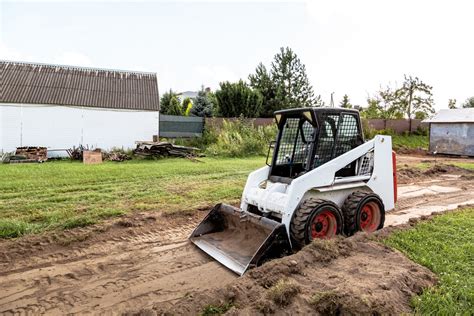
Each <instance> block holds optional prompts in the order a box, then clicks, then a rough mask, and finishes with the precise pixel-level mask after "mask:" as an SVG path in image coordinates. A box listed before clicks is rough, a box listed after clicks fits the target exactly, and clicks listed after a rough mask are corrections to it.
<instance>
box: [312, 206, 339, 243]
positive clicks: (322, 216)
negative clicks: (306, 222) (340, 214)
mask: <svg viewBox="0 0 474 316" xmlns="http://www.w3.org/2000/svg"><path fill="white" fill-rule="evenodd" d="M336 232H337V220H336V216H334V214H333V213H332V212H331V211H328V210H324V211H322V212H321V213H319V214H318V215H316V216H315V217H314V218H313V222H312V223H311V238H313V239H315V238H331V237H334V236H335V235H336Z"/></svg>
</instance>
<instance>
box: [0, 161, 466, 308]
mask: <svg viewBox="0 0 474 316" xmlns="http://www.w3.org/2000/svg"><path fill="white" fill-rule="evenodd" d="M429 159H431V158H427V157H422V156H420V157H404V156H401V157H399V158H398V164H399V166H400V165H401V166H403V165H405V164H406V165H407V167H406V168H405V169H411V168H410V166H412V165H413V164H417V163H420V162H423V161H425V160H429ZM465 160H466V161H463V160H458V159H456V160H455V161H462V162H473V160H472V159H465ZM443 163H449V161H447V162H446V161H445V160H443ZM441 169H442V168H441ZM441 169H440V170H438V171H436V170H428V171H426V172H421V173H417V172H416V173H415V174H413V175H410V174H409V173H410V172H409V171H402V173H406V174H405V175H403V176H402V177H401V179H400V180H401V183H402V184H401V185H400V186H399V202H398V204H397V208H396V210H394V211H392V212H390V213H389V214H387V216H386V226H390V225H400V224H404V223H407V222H408V221H409V220H410V218H416V217H420V216H423V215H427V214H431V212H438V211H443V210H445V209H453V208H456V207H458V206H459V205H464V204H474V181H473V177H472V173H470V172H466V171H462V170H459V169H458V168H454V167H444V169H442V170H441ZM445 169H446V170H445ZM448 169H449V170H448ZM205 214H206V212H204V211H196V212H194V213H192V212H190V213H187V214H183V215H182V216H178V217H176V216H174V217H165V216H162V215H160V214H157V213H140V214H134V215H130V216H126V217H122V218H119V219H115V220H110V221H108V222H107V223H105V224H102V225H96V226H91V227H87V228H80V229H73V230H69V231H64V232H55V233H45V234H42V235H36V236H26V237H23V238H19V239H15V240H3V241H0V314H2V315H3V314H5V315H9V314H11V315H17V314H40V313H46V314H48V315H55V314H66V313H80V314H99V313H100V314H118V313H123V312H127V311H130V312H139V311H146V313H148V314H154V313H162V312H173V313H176V314H179V313H182V314H195V313H197V312H199V311H200V310H201V309H202V307H203V304H205V303H206V302H211V301H212V302H215V303H216V304H218V303H219V302H226V301H229V300H231V301H234V302H236V306H235V307H233V308H232V309H231V310H230V311H229V312H230V313H239V314H254V313H255V312H257V311H260V312H276V313H277V314H279V313H283V312H282V310H283V309H281V307H282V306H287V307H291V310H292V311H293V312H294V313H305V314H306V313H310V312H312V313H322V314H327V313H332V312H334V313H336V312H343V313H364V312H367V313H369V312H370V313H372V312H377V313H382V314H384V313H394V312H397V313H398V312H400V313H403V312H409V311H410V307H409V305H408V303H409V298H410V297H411V296H412V295H414V294H416V293H419V292H420V291H421V289H422V288H424V287H426V286H430V285H432V284H434V282H435V278H434V276H433V275H432V274H431V273H430V272H429V271H428V270H426V269H424V268H422V267H420V266H418V265H416V264H414V263H412V262H411V261H409V260H408V259H406V258H405V257H404V256H403V255H401V254H400V253H398V252H396V251H393V250H390V249H388V248H386V247H384V246H382V245H380V244H379V243H376V242H373V241H367V240H365V239H364V238H366V237H365V236H362V237H360V236H355V237H352V238H348V239H344V240H335V241H330V242H321V243H315V244H314V245H312V246H310V247H306V248H305V250H304V251H301V252H299V253H297V254H295V255H293V256H290V257H286V258H283V259H279V260H274V261H272V262H270V263H268V264H265V265H264V266H262V267H259V268H257V269H254V270H252V271H250V272H249V273H247V274H246V276H244V277H242V278H237V277H236V275H235V274H233V273H232V272H229V271H228V270H227V269H226V268H224V267H222V266H221V265H220V264H218V263H217V262H215V261H213V260H212V259H210V258H209V257H208V256H207V255H205V254H204V253H202V252H201V251H200V250H198V249H197V248H196V247H195V246H193V245H192V244H190V243H189V242H188V241H187V237H188V236H189V234H190V233H191V231H192V229H193V228H194V227H195V226H196V225H197V224H198V223H199V221H200V220H201V219H202V217H203V216H204V215H205ZM388 230H390V228H388ZM384 231H387V229H384ZM278 280H284V281H281V282H283V283H282V284H277V283H278V282H277V281H278ZM285 280H286V281H285ZM285 282H286V283H285ZM277 285H278V286H279V287H281V288H283V292H282V293H283V294H282V295H280V296H281V297H282V299H279V298H278V297H280V296H278V295H279V294H281V293H280V292H278V291H279V287H278V286H277ZM275 287H277V288H276V290H275ZM272 289H273V290H272ZM285 289H290V291H289V292H288V293H287V292H285ZM272 291H273V292H275V293H276V294H275V293H273V292H272ZM270 292H271V293H273V294H271V293H270ZM265 293H266V294H265ZM268 293H270V294H268ZM272 295H273V296H272ZM275 295H276V296H275ZM275 297H277V299H275ZM270 298H271V299H270ZM341 302H345V303H341ZM239 303H240V304H241V305H240V307H239V306H237V305H238V304H239ZM242 306H246V307H244V308H243V307H242ZM354 311H355V312H354Z"/></svg>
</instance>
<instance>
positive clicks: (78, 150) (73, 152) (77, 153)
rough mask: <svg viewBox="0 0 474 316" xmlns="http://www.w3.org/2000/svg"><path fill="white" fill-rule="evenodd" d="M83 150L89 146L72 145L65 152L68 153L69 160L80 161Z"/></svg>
mask: <svg viewBox="0 0 474 316" xmlns="http://www.w3.org/2000/svg"><path fill="white" fill-rule="evenodd" d="M84 150H89V147H84V146H82V145H79V147H76V146H74V147H72V148H71V149H68V150H67V154H68V155H69V158H71V160H80V161H82V157H83V152H84Z"/></svg>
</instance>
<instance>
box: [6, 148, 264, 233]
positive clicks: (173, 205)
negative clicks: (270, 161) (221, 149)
mask: <svg viewBox="0 0 474 316" xmlns="http://www.w3.org/2000/svg"><path fill="white" fill-rule="evenodd" d="M201 160H202V161H203V162H202V163H200V162H192V161H190V160H188V159H178V158H176V159H163V160H155V161H150V160H133V161H128V162H123V163H113V162H106V163H103V164H100V165H83V164H82V163H80V162H69V161H62V162H47V163H44V164H11V165H0V178H1V179H2V181H1V182H0V192H1V195H0V238H8V237H17V236H20V235H23V234H28V233H37V232H42V231H45V230H51V229H57V228H59V229H64V228H72V227H78V226H86V225H90V224H93V223H97V222H99V221H100V220H102V219H104V218H108V217H111V216H117V215H120V214H124V213H128V212H133V211H163V212H175V211H179V210H187V209H188V210H189V209H195V208H200V207H205V206H208V205H212V204H216V203H218V202H227V203H235V202H238V201H239V199H240V195H241V192H242V190H243V186H244V184H245V180H246V178H247V175H248V173H249V172H250V171H252V170H254V169H257V168H259V167H261V166H263V165H264V164H265V158H262V157H251V158H245V159H232V158H227V159H212V158H203V159H201Z"/></svg>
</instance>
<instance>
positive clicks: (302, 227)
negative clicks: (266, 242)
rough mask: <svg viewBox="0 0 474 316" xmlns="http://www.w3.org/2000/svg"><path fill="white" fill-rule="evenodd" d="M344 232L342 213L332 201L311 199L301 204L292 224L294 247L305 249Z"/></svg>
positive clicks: (291, 231)
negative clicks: (312, 243)
mask: <svg viewBox="0 0 474 316" xmlns="http://www.w3.org/2000/svg"><path fill="white" fill-rule="evenodd" d="M341 232H342V213H341V210H340V209H339V207H338V206H337V205H336V204H334V203H333V202H331V201H328V200H322V199H312V198H309V199H307V200H305V201H304V202H303V203H301V204H300V205H299V206H298V208H297V209H296V211H295V214H294V215H293V218H292V220H291V223H290V233H291V240H292V243H293V246H294V247H295V248H297V249H301V248H303V247H304V246H305V245H307V244H309V243H310V242H311V241H313V240H314V239H317V238H323V239H327V238H332V237H334V236H336V235H337V234H340V233H341Z"/></svg>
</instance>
